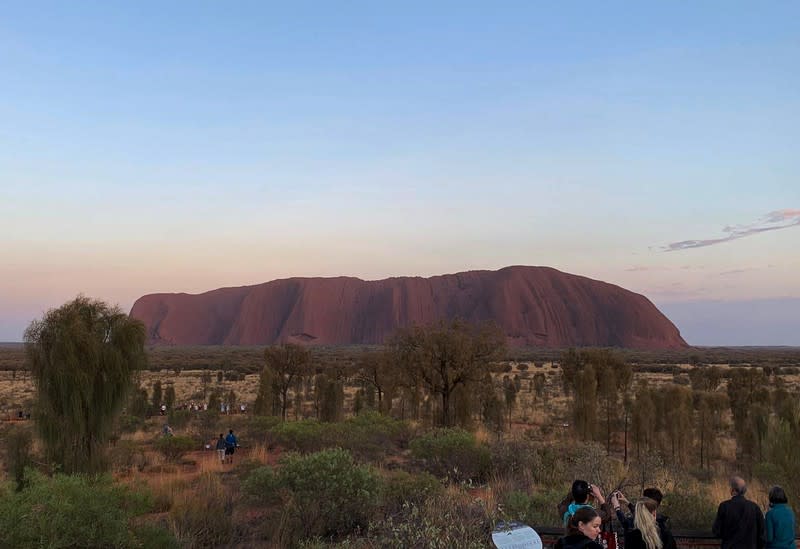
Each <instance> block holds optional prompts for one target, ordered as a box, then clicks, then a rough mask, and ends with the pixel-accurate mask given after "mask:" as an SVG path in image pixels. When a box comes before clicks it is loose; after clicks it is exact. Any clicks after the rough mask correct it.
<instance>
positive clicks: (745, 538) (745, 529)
mask: <svg viewBox="0 0 800 549" xmlns="http://www.w3.org/2000/svg"><path fill="white" fill-rule="evenodd" d="M713 532H714V535H715V536H717V537H718V538H720V539H721V540H722V549H762V548H763V547H764V515H762V514H761V509H760V508H759V507H758V505H756V504H755V503H753V502H752V501H748V500H747V499H745V497H744V496H733V497H732V498H731V499H729V500H728V501H723V502H722V503H720V504H719V509H717V518H715V519H714V527H713Z"/></svg>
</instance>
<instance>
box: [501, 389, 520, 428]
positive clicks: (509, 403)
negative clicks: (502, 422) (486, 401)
mask: <svg viewBox="0 0 800 549" xmlns="http://www.w3.org/2000/svg"><path fill="white" fill-rule="evenodd" d="M518 392H519V388H518V386H517V384H516V383H514V381H513V380H512V379H511V378H510V377H508V376H503V396H504V397H505V404H506V414H507V415H508V426H509V428H510V427H511V413H512V412H513V411H514V406H515V405H516V404H517V393H518Z"/></svg>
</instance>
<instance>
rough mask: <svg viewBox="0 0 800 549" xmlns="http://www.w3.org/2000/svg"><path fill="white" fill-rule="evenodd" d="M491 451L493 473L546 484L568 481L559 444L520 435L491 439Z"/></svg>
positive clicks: (516, 480)
mask: <svg viewBox="0 0 800 549" xmlns="http://www.w3.org/2000/svg"><path fill="white" fill-rule="evenodd" d="M490 451H491V456H492V472H493V473H494V474H495V475H498V476H501V477H505V478H509V479H512V480H514V481H515V482H518V483H519V482H522V483H525V484H538V485H542V486H548V487H555V486H559V487H560V486H561V485H563V484H564V483H567V482H571V480H570V477H569V475H568V472H567V467H566V465H567V461H568V460H567V459H565V454H566V452H565V450H564V449H563V448H561V447H558V446H553V445H543V444H542V443H541V442H535V441H532V440H530V439H527V438H519V439H511V440H501V441H497V442H494V443H493V444H492V445H491V446H490Z"/></svg>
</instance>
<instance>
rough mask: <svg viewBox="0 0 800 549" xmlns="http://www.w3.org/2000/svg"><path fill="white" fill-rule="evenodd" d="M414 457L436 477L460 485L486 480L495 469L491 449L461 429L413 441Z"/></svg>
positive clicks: (442, 430) (426, 435)
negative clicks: (423, 463)
mask: <svg viewBox="0 0 800 549" xmlns="http://www.w3.org/2000/svg"><path fill="white" fill-rule="evenodd" d="M410 447H411V454H412V455H413V456H414V458H416V459H420V460H423V461H424V462H425V466H426V468H427V469H428V471H430V472H431V473H433V474H434V475H437V476H439V477H446V478H448V479H450V480H453V481H456V482H459V481H465V480H482V479H484V478H485V477H486V474H487V473H488V471H489V468H490V465H491V454H490V452H489V449H488V448H486V447H485V446H483V445H481V444H478V443H477V441H476V440H475V436H474V435H473V434H472V433H469V432H467V431H462V430H460V429H438V430H436V431H432V432H431V433H427V434H425V435H423V436H421V437H419V438H416V439H414V440H412V441H411V445H410Z"/></svg>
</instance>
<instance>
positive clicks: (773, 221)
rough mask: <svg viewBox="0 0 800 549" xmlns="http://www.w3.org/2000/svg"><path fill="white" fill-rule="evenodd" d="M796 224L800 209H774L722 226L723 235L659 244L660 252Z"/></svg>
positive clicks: (730, 239) (697, 245) (720, 242)
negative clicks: (753, 219) (752, 219)
mask: <svg viewBox="0 0 800 549" xmlns="http://www.w3.org/2000/svg"><path fill="white" fill-rule="evenodd" d="M797 226H800V210H793V209H785V210H775V211H773V212H769V213H768V214H767V215H765V216H764V217H762V218H761V219H759V220H758V221H756V222H754V223H750V224H747V225H728V226H726V227H724V228H723V229H722V232H724V233H727V234H726V235H725V236H722V237H719V238H707V239H703V240H681V241H680V242H671V243H669V244H667V245H666V246H661V248H660V250H661V251H662V252H675V251H678V250H688V249H691V248H704V247H706V246H714V245H715V244H722V243H724V242H730V241H732V240H738V239H740V238H745V237H747V236H752V235H754V234H760V233H765V232H768V231H777V230H779V229H788V228H790V227H797Z"/></svg>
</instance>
